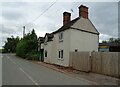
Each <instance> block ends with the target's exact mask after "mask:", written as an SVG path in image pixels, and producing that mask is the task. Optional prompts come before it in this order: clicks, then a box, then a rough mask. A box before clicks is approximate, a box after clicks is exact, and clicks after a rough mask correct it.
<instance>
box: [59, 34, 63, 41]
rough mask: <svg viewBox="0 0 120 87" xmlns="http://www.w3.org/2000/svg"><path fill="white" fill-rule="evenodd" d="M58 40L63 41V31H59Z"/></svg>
mask: <svg viewBox="0 0 120 87" xmlns="http://www.w3.org/2000/svg"><path fill="white" fill-rule="evenodd" d="M59 41H63V32H60V33H59Z"/></svg>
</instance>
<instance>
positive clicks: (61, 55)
mask: <svg viewBox="0 0 120 87" xmlns="http://www.w3.org/2000/svg"><path fill="white" fill-rule="evenodd" d="M61 58H63V50H61Z"/></svg>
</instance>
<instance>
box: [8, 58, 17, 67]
mask: <svg viewBox="0 0 120 87" xmlns="http://www.w3.org/2000/svg"><path fill="white" fill-rule="evenodd" d="M8 59H9V60H10V61H11V62H12V63H14V64H15V65H17V64H16V62H14V61H13V60H12V59H10V57H8Z"/></svg>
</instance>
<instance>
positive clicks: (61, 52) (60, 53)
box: [58, 50, 63, 59]
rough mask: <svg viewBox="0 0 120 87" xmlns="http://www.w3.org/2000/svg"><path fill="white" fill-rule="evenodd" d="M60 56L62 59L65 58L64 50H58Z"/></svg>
mask: <svg viewBox="0 0 120 87" xmlns="http://www.w3.org/2000/svg"><path fill="white" fill-rule="evenodd" d="M58 58H60V59H62V58H63V50H59V52H58Z"/></svg>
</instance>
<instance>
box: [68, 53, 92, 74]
mask: <svg viewBox="0 0 120 87" xmlns="http://www.w3.org/2000/svg"><path fill="white" fill-rule="evenodd" d="M89 55H90V53H89V52H71V55H70V56H71V57H70V58H72V66H73V68H74V69H77V70H80V71H85V72H89V71H90V67H91V66H90V65H91V64H90V57H89Z"/></svg>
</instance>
